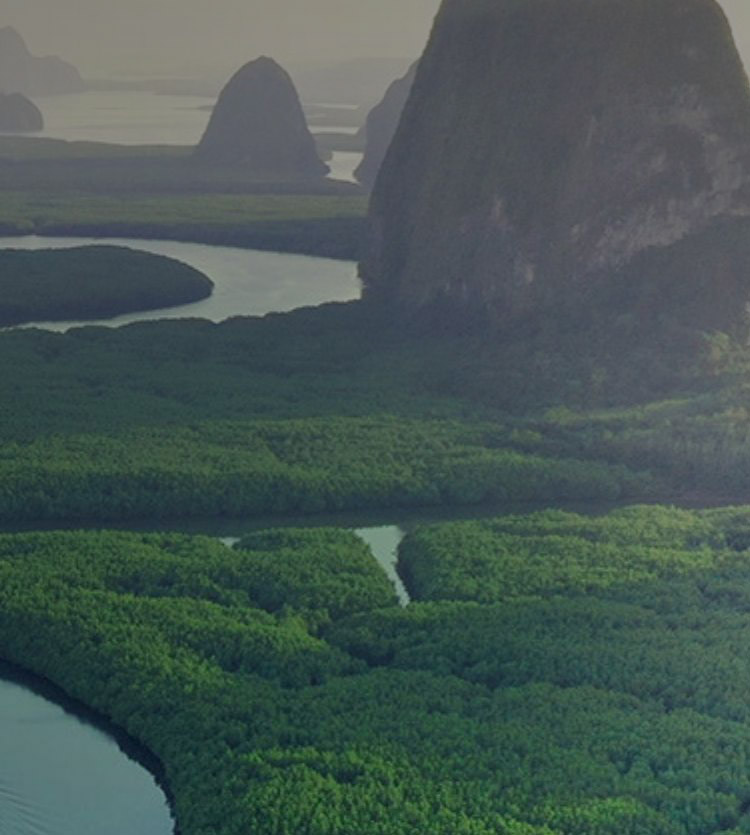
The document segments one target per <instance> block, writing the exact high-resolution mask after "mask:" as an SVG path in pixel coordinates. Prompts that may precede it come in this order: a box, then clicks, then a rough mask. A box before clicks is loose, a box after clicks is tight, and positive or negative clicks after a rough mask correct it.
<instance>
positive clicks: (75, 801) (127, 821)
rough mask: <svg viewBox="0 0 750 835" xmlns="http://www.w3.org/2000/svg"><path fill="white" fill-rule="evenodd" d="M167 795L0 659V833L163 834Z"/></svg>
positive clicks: (98, 733)
mask: <svg viewBox="0 0 750 835" xmlns="http://www.w3.org/2000/svg"><path fill="white" fill-rule="evenodd" d="M173 828H174V824H173V821H172V818H171V816H170V812H169V807H168V804H167V800H166V798H165V796H164V794H163V792H162V791H161V789H160V788H159V787H158V786H157V785H156V782H155V780H154V778H153V777H152V776H151V775H150V774H149V773H148V772H147V771H146V770H145V768H143V767H142V766H141V765H139V764H138V763H136V762H135V761H133V760H132V759H130V758H129V757H128V756H127V755H126V754H125V753H124V752H123V750H121V748H120V747H119V746H118V743H117V742H116V741H115V739H114V738H113V737H112V736H109V735H108V734H107V733H106V732H104V731H103V730H100V729H99V728H97V727H95V726H94V725H93V724H91V722H90V721H88V720H87V719H86V718H84V717H83V716H82V715H76V714H75V713H73V712H70V710H68V709H66V708H63V707H61V706H60V705H58V704H56V703H55V702H54V701H52V700H51V697H50V695H49V694H44V695H42V694H41V693H39V692H35V691H34V689H32V687H30V686H29V680H28V679H25V677H19V676H17V675H16V674H15V673H14V672H13V671H12V670H10V669H9V668H7V667H5V666H4V665H2V664H0V833H2V835H105V833H106V835H169V834H170V833H171V832H172V831H173Z"/></svg>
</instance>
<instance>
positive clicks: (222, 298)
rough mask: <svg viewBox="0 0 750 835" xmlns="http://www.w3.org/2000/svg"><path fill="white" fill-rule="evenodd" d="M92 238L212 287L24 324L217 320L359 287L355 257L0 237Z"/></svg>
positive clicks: (58, 243)
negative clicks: (158, 305)
mask: <svg viewBox="0 0 750 835" xmlns="http://www.w3.org/2000/svg"><path fill="white" fill-rule="evenodd" d="M96 244H112V245H114V246H126V247H130V248H131V249H139V250H142V251H143V252H151V253H154V254H156V255H166V256H168V257H169V258H176V259H177V260H178V261H182V262H183V263H185V264H189V265H190V266H191V267H195V268H196V269H197V270H200V271H201V272H202V273H204V274H205V275H207V276H208V277H209V278H210V279H211V281H213V282H214V292H213V293H212V294H211V296H210V297H209V298H207V299H204V300H202V301H199V302H195V303H193V304H187V305H181V306H179V307H170V308H165V309H161V310H149V311H144V312H141V313H128V314H126V315H124V316H117V317H115V318H114V319H101V320H88V321H85V322H82V321H71V322H31V323H29V324H26V325H23V326H22V327H40V328H44V329H46V330H53V331H66V330H69V329H70V328H72V327H79V326H81V325H106V326H111V327H116V326H119V325H127V324H130V323H131V322H144V321H150V320H154V319H186V318H199V319H208V320H210V321H212V322H221V321H223V320H224V319H228V318H230V317H231V316H262V315H264V314H266V313H283V312H286V311H289V310H293V309H295V308H297V307H307V306H313V305H319V304H323V303H324V302H333V301H337V302H338V301H340V302H345V301H352V300H354V299H358V298H359V297H360V295H361V292H362V286H361V284H360V281H359V279H358V278H357V267H356V264H355V263H354V262H353V261H334V260H331V259H330V258H313V257H311V256H307V255H286V254H281V253H277V252H261V251H259V250H254V249H238V248H236V247H227V246H207V245H205V244H190V243H181V242H178V241H156V240H154V241H151V240H135V239H131V238H46V237H41V236H38V235H26V236H23V237H17V238H14V237H8V238H0V248H1V249H26V250H37V249H69V248H70V247H74V246H90V245H96Z"/></svg>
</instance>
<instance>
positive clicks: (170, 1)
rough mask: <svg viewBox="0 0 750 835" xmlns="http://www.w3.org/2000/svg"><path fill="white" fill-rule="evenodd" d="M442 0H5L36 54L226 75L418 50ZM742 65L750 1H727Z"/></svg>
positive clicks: (85, 69) (89, 63)
mask: <svg viewBox="0 0 750 835" xmlns="http://www.w3.org/2000/svg"><path fill="white" fill-rule="evenodd" d="M439 5H440V0H409V2H408V4H404V3H401V2H398V1H397V0H357V3H352V2H351V1H350V0H219V2H217V3H213V4H208V3H206V2H204V0H154V2H148V0H129V2H128V3H127V4H123V3H122V2H120V1H119V0H0V26H13V27H14V28H16V29H17V30H18V31H19V32H20V33H21V34H22V36H23V37H24V39H25V40H26V42H27V44H28V46H29V49H30V50H31V51H32V52H33V53H34V54H35V55H59V56H60V57H62V58H64V59H65V60H67V61H70V62H72V63H74V64H76V66H77V67H78V68H79V70H80V71H81V73H82V74H83V75H84V77H87V78H98V77H102V78H104V77H117V76H119V77H138V76H140V77H145V76H169V77H184V78H188V77H194V78H221V77H222V76H225V75H226V74H227V73H228V72H230V71H231V70H232V69H236V68H237V67H238V66H240V65H241V64H243V63H245V62H246V61H248V60H251V59H252V58H255V57H258V56H259V55H264V54H265V55H270V56H271V57H273V58H275V59H276V60H278V61H280V62H281V63H283V64H286V65H288V66H289V67H290V68H292V69H294V68H295V67H297V68H303V67H310V66H314V65H318V66H321V67H322V66H326V65H332V64H336V63H339V62H345V61H349V60H352V59H363V58H364V59H366V58H393V59H402V60H403V61H409V60H413V59H414V58H416V57H418V56H419V55H420V54H421V52H422V50H423V48H424V45H425V43H426V40H427V37H428V35H429V31H430V28H431V26H432V21H433V19H434V16H435V14H436V12H437V10H438V7H439ZM720 5H721V6H722V7H723V9H724V11H725V12H726V14H727V16H728V18H729V20H730V23H731V24H732V28H733V31H734V35H735V40H736V42H737V45H738V48H739V50H740V52H741V54H742V56H743V59H744V62H745V65H746V66H748V65H750V8H749V7H748V4H747V2H746V0H720Z"/></svg>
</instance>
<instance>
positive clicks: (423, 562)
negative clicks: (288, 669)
mask: <svg viewBox="0 0 750 835" xmlns="http://www.w3.org/2000/svg"><path fill="white" fill-rule="evenodd" d="M748 525H750V516H749V515H748V514H746V513H744V512H742V511H737V513H736V514H734V515H733V514H732V513H731V512H730V511H706V512H704V513H702V514H696V513H691V512H690V511H686V510H678V509H674V508H672V509H667V508H663V507H659V506H654V507H648V506H643V507H630V508H624V509H621V510H616V511H613V512H612V513H610V514H609V515H607V516H604V517H600V518H593V519H592V518H588V517H583V516H578V515H576V514H572V513H564V512H562V511H547V512H542V513H535V514H532V515H530V516H509V517H501V518H499V519H490V520H481V521H474V522H454V523H449V524H444V525H436V526H432V527H426V528H421V529H418V530H417V531H416V532H414V533H413V534H412V535H410V536H409V537H407V539H406V540H405V541H404V542H403V543H402V545H401V549H400V552H399V571H400V573H401V574H402V575H403V576H404V577H405V578H406V580H407V585H408V587H409V590H410V592H411V594H412V596H413V597H414V598H416V599H419V600H474V601H477V602H480V603H495V602H499V601H502V600H513V599H519V598H525V597H551V596H555V595H561V594H562V595H567V596H577V595H591V594H596V595H614V596H617V595H618V594H620V590H621V589H622V588H628V589H630V588H632V587H634V586H636V587H639V586H644V587H648V588H654V587H658V586H659V584H662V583H664V582H670V583H675V584H679V583H680V582H681V581H682V580H683V579H684V578H687V577H691V576H693V575H695V574H696V573H700V572H709V573H713V574H717V573H718V572H719V569H720V568H721V569H722V570H729V568H730V567H731V566H733V565H734V562H735V561H737V560H740V561H742V560H744V557H738V556H737V554H738V553H739V551H738V550H737V547H736V543H737V542H740V544H741V546H742V547H743V548H744V544H745V543H744V540H745V538H746V533H745V531H746V530H747V529H748ZM727 538H729V539H730V540H731V541H732V542H734V543H735V544H733V545H727V544H726V541H727ZM732 538H734V539H732Z"/></svg>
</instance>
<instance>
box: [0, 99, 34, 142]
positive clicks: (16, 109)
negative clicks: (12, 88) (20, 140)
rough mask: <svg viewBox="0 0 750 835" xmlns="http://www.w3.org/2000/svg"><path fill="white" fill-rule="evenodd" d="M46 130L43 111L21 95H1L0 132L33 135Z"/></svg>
mask: <svg viewBox="0 0 750 835" xmlns="http://www.w3.org/2000/svg"><path fill="white" fill-rule="evenodd" d="M40 130H44V119H43V118H42V114H41V111H40V110H39V108H38V107H37V106H36V105H35V104H34V102H32V101H30V100H29V99H27V98H26V96H22V95H21V94H20V93H10V94H9V95H5V94H4V93H0V131H4V132H12V133H33V132H35V131H40Z"/></svg>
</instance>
